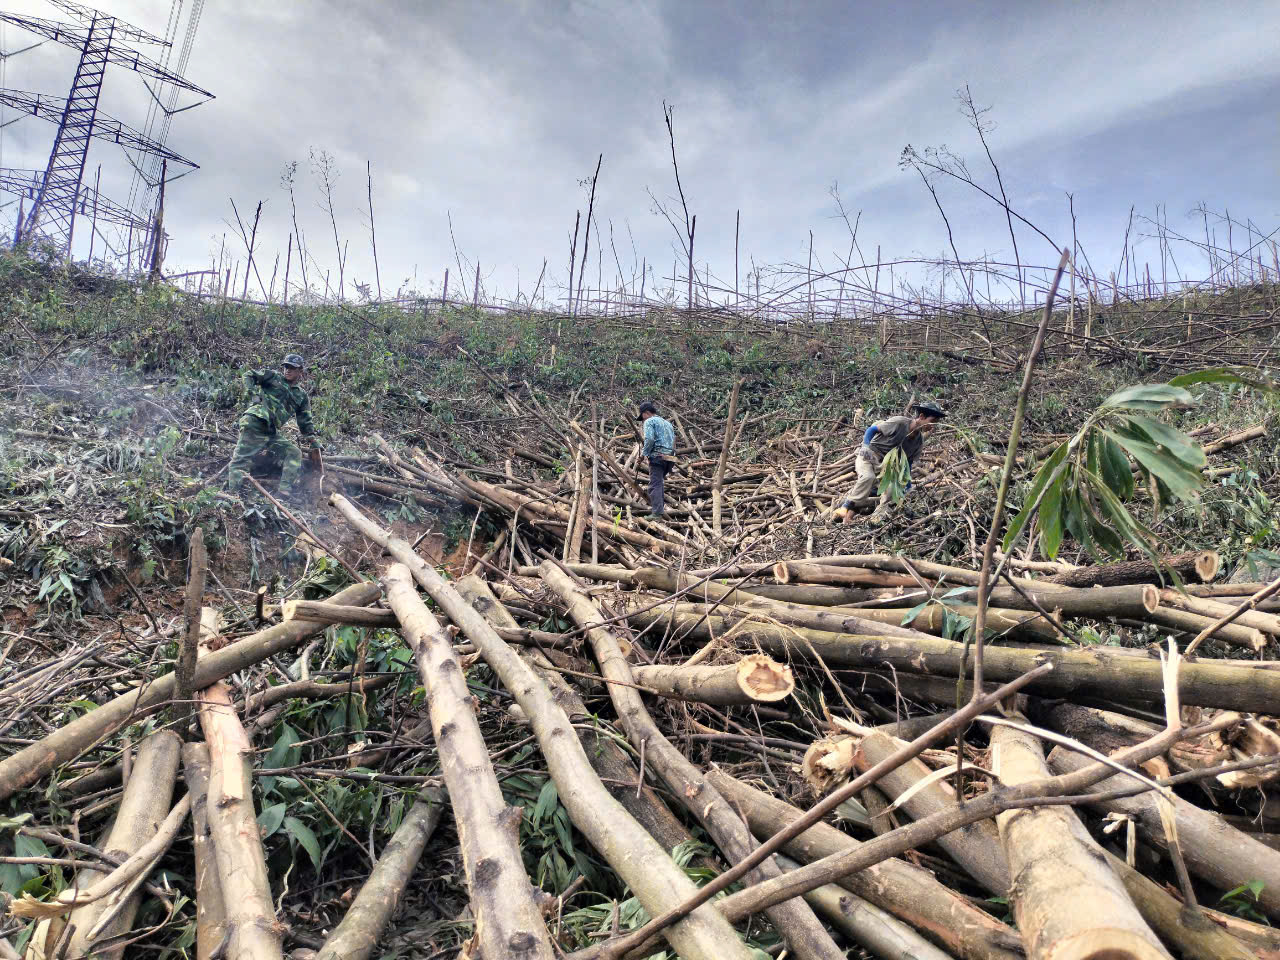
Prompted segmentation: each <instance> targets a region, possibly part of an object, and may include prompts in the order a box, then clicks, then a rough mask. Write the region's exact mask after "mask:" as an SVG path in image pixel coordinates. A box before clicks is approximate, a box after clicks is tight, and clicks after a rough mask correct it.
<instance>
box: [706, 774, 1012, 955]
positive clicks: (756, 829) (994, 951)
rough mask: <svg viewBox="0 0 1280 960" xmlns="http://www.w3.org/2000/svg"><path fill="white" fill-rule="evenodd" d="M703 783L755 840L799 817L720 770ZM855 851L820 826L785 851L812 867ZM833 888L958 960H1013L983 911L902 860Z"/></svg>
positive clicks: (998, 927)
mask: <svg viewBox="0 0 1280 960" xmlns="http://www.w3.org/2000/svg"><path fill="white" fill-rule="evenodd" d="M707 779H708V780H710V781H711V783H712V784H713V785H714V786H715V788H716V789H717V790H719V791H720V792H721V793H722V794H723V795H724V796H725V798H726V799H727V800H728V801H729V802H730V803H732V804H733V806H734V808H735V809H737V810H739V811H740V812H741V813H742V815H743V816H744V817H745V818H746V820H747V823H748V824H749V825H750V827H751V831H752V832H753V833H754V834H755V835H756V836H757V837H760V838H761V839H765V838H767V837H770V836H772V835H773V834H775V833H777V832H778V831H779V830H781V829H783V828H784V827H786V826H788V825H790V824H791V823H792V822H794V821H795V820H798V819H799V818H800V817H801V816H802V815H803V811H801V810H799V809H797V808H796V807H793V806H792V805H791V804H789V803H785V802H784V801H782V800H779V799H777V798H776V797H773V796H770V795H769V794H767V793H764V792H762V791H760V790H756V789H754V788H753V787H750V786H748V785H747V784H745V783H742V782H741V781H740V780H737V779H735V778H733V777H731V776H729V775H728V774H727V773H725V772H724V771H723V770H718V769H714V768H713V769H712V770H711V771H710V772H708V774H707ZM859 846H861V843H860V842H859V841H858V840H855V839H854V838H853V837H851V836H849V835H848V834H847V833H845V832H844V831H842V830H839V829H837V828H836V827H833V826H830V825H828V824H825V823H818V824H815V825H814V826H812V827H810V828H809V829H808V830H806V831H805V832H804V833H802V834H800V836H798V837H796V839H794V840H792V841H791V842H790V843H788V844H787V845H786V847H785V849H786V851H787V854H788V855H789V856H791V857H793V858H794V859H796V860H800V861H805V862H808V861H813V860H818V859H821V858H823V857H827V856H831V855H832V854H835V853H840V852H842V851H846V850H853V849H856V848H857V847H859ZM837 883H838V884H839V885H840V886H841V887H843V888H844V889H845V890H848V891H849V892H850V893H853V894H856V895H857V896H859V897H862V898H863V899H865V900H866V901H867V902H869V903H872V904H874V905H875V906H877V907H880V908H881V909H883V910H886V911H887V912H889V913H891V914H893V915H894V916H896V917H897V918H898V919H900V920H902V921H904V922H905V923H907V924H908V925H910V926H911V927H913V928H915V929H917V930H919V931H921V932H922V933H924V934H925V935H926V936H927V937H928V938H929V939H930V940H931V941H933V942H934V943H936V944H938V945H939V946H941V947H943V948H945V949H946V950H948V951H949V952H951V953H953V954H955V955H956V956H958V957H962V958H964V960H1016V958H1019V957H1021V956H1022V949H1021V947H1022V945H1021V943H1020V942H1019V940H1018V938H1017V936H1015V935H1014V933H1013V931H1012V930H1010V929H1009V928H1008V927H1006V926H1005V925H1004V924H1002V923H1000V922H999V921H998V920H996V919H995V918H994V917H992V916H991V915H990V914H989V913H987V912H986V911H985V910H981V909H979V908H978V907H976V906H974V905H973V904H971V903H970V902H969V901H968V900H966V899H965V898H964V897H962V896H960V895H959V894H957V893H955V892H954V891H952V890H951V889H950V888H948V887H946V886H945V885H943V884H941V883H939V882H938V881H937V880H936V879H934V877H933V874H931V873H929V872H928V871H927V870H922V869H920V868H919V867H915V866H912V865H911V864H909V863H907V862H906V861H904V860H898V859H896V858H895V859H888V860H884V861H882V862H880V863H877V864H876V865H874V866H872V867H868V868H867V869H866V870H861V871H858V872H856V873H849V874H846V875H845V876H844V877H842V878H841V879H840V880H838V881H837Z"/></svg>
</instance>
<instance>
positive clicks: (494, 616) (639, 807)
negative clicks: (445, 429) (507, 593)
mask: <svg viewBox="0 0 1280 960" xmlns="http://www.w3.org/2000/svg"><path fill="white" fill-rule="evenodd" d="M455 586H456V588H457V590H458V593H459V594H461V595H462V596H463V597H465V598H466V600H467V602H468V603H470V604H471V606H472V607H473V608H474V609H475V610H476V611H478V612H479V613H480V614H481V616H483V617H484V618H485V619H486V620H487V621H488V622H489V623H490V624H492V625H493V626H494V627H495V628H503V627H508V626H510V625H513V624H514V623H515V618H514V617H512V616H511V614H510V612H509V611H508V610H507V608H506V607H504V606H503V605H502V604H501V603H500V602H499V601H498V598H497V597H495V596H494V595H493V591H492V590H490V589H489V585H488V584H487V583H485V582H484V581H483V580H481V579H480V578H479V577H477V576H475V575H474V574H473V575H471V576H468V577H463V578H462V579H461V580H459V581H458V582H457V583H456V584H455ZM523 657H524V658H525V659H526V660H528V661H529V663H530V664H532V665H533V667H534V669H535V670H537V672H538V676H540V677H541V678H542V679H543V681H544V682H545V683H546V684H547V686H548V687H549V688H550V690H551V695H552V696H553V697H554V698H555V701H556V703H557V704H558V705H559V706H560V708H561V709H562V710H563V711H564V712H565V715H566V716H568V718H569V719H570V720H571V721H573V722H575V723H577V724H579V726H577V727H575V728H574V729H575V731H576V732H577V734H578V739H579V740H580V741H581V742H582V748H583V750H584V751H585V752H586V755H587V759H588V760H590V761H591V766H592V767H593V768H594V769H595V771H596V773H597V774H599V776H600V780H601V782H602V783H603V784H604V785H605V786H606V787H607V788H608V790H609V792H610V793H611V794H612V795H613V798H614V799H615V800H617V801H618V802H619V803H621V804H622V805H623V806H624V807H625V808H626V809H627V812H628V813H630V814H631V816H633V817H635V818H636V820H638V821H639V822H640V824H641V825H642V826H643V827H644V828H645V829H646V830H648V831H649V833H650V835H651V836H652V837H653V838H654V839H655V840H657V841H658V843H660V844H661V845H662V848H663V849H664V850H668V851H670V850H673V849H675V848H676V847H677V846H679V845H680V844H682V843H685V842H686V841H689V840H692V839H693V835H692V834H690V833H689V831H688V830H686V829H685V827H684V824H683V823H681V822H680V821H679V820H678V819H676V815H675V814H673V813H672V812H671V810H670V808H668V807H667V805H666V803H664V802H663V800H662V798H661V797H660V796H658V793H657V791H655V790H654V789H653V788H652V787H650V786H649V785H648V784H644V785H643V786H642V787H641V788H640V790H639V791H638V792H637V790H636V788H635V786H634V784H637V783H640V782H641V781H640V772H639V771H638V770H637V769H636V765H635V764H634V763H632V762H631V755H630V754H628V753H627V752H626V751H625V750H624V749H623V748H622V747H621V746H619V745H618V743H617V741H616V740H615V739H614V736H613V735H611V734H610V733H607V732H605V731H604V730H601V729H599V728H596V727H595V726H594V724H592V728H591V729H587V727H586V724H584V723H583V721H592V720H594V714H593V713H592V712H591V711H589V710H588V709H587V705H586V704H585V703H583V701H582V698H581V697H580V696H578V694H577V693H576V692H575V691H574V689H573V687H571V686H570V685H569V684H568V683H567V682H565V679H564V678H563V677H562V676H561V675H560V674H559V673H557V672H556V670H555V669H554V666H553V665H552V663H551V662H550V661H549V660H547V658H546V657H544V656H543V654H542V653H541V652H539V651H535V650H531V651H528V652H526V653H524V654H523Z"/></svg>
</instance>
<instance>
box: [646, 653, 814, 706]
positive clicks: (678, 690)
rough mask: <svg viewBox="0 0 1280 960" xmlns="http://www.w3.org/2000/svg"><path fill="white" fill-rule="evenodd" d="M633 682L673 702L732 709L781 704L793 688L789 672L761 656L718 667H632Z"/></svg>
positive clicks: (678, 665)
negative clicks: (734, 707)
mask: <svg viewBox="0 0 1280 960" xmlns="http://www.w3.org/2000/svg"><path fill="white" fill-rule="evenodd" d="M632 673H633V674H634V675H635V682H636V683H638V684H640V685H641V686H642V687H647V688H648V689H650V690H653V691H654V692H655V693H658V694H661V695H662V696H664V697H670V698H672V699H675V700H690V701H692V702H694V703H709V704H711V705H713V706H735V705H739V704H746V703H774V702H776V701H778V700H785V699H786V698H787V697H789V696H790V695H791V692H792V691H793V690H794V689H795V687H796V681H795V677H793V676H792V675H791V668H790V667H788V666H786V665H785V664H781V663H778V662H777V661H776V660H774V659H773V658H772V657H769V656H766V655H765V654H763V653H752V654H749V655H747V656H745V657H743V658H742V659H741V660H739V661H738V662H737V663H726V664H723V665H722V666H701V665H695V666H685V665H684V664H654V665H652V666H644V667H633V668H632Z"/></svg>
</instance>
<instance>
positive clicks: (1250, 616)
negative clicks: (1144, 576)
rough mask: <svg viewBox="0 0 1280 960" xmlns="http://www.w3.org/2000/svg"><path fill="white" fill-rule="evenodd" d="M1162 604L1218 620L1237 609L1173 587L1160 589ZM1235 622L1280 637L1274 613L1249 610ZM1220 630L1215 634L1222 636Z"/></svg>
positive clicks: (1162, 606) (1279, 620)
mask: <svg viewBox="0 0 1280 960" xmlns="http://www.w3.org/2000/svg"><path fill="white" fill-rule="evenodd" d="M1160 604H1161V609H1163V608H1164V607H1166V606H1169V607H1176V608H1177V609H1179V610H1186V611H1188V612H1189V613H1195V614H1198V615H1200V616H1202V617H1207V618H1208V619H1209V620H1210V621H1213V620H1217V619H1218V618H1219V617H1221V616H1224V615H1225V614H1228V613H1233V612H1234V611H1235V609H1236V606H1235V605H1233V604H1229V603H1223V602H1222V601H1221V600H1214V599H1212V598H1210V597H1193V596H1189V595H1187V594H1185V593H1182V592H1181V591H1178V590H1171V589H1170V590H1161V591H1160ZM1235 622H1236V623H1238V624H1240V626H1242V627H1252V628H1253V629H1254V630H1261V631H1262V632H1263V633H1265V634H1268V635H1269V636H1272V637H1280V617H1277V616H1276V615H1275V614H1274V613H1263V612H1261V611H1259V610H1247V611H1245V612H1244V613H1241V614H1239V615H1237V616H1236V619H1235ZM1206 626H1207V624H1206ZM1220 631H1221V628H1219V630H1217V631H1214V636H1215V637H1216V636H1220V635H1221V634H1220Z"/></svg>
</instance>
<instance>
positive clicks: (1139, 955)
mask: <svg viewBox="0 0 1280 960" xmlns="http://www.w3.org/2000/svg"><path fill="white" fill-rule="evenodd" d="M991 766H992V770H993V772H994V773H995V774H996V775H997V776H998V777H999V778H1000V782H1001V783H1003V784H1005V785H1006V786H1017V785H1018V784H1021V783H1031V782H1034V781H1036V780H1046V779H1048V778H1049V776H1050V774H1049V768H1048V767H1047V766H1046V764H1045V762H1044V751H1043V749H1042V748H1041V746H1040V741H1039V740H1038V739H1036V737H1034V736H1033V735H1031V734H1030V733H1027V732H1026V731H1023V730H1016V729H1014V728H1012V727H1006V726H997V727H995V728H993V729H992V731H991ZM996 825H997V826H998V828H999V831H1000V842H1001V845H1002V847H1003V849H1004V855H1005V859H1006V862H1007V863H1008V867H1009V877H1010V879H1011V881H1012V886H1011V887H1010V891H1009V898H1010V900H1011V901H1012V902H1013V914H1014V918H1015V919H1016V920H1017V924H1018V929H1019V930H1020V931H1021V932H1022V938H1023V941H1024V942H1025V943H1026V945H1027V956H1028V957H1029V958H1031V960H1097V958H1100V957H1108V958H1113V960H1162V958H1167V957H1168V954H1167V953H1166V952H1165V950H1164V948H1163V947H1162V946H1161V945H1160V941H1159V940H1158V939H1157V938H1156V935H1155V934H1154V933H1152V932H1151V929H1150V928H1149V927H1148V926H1147V924H1146V923H1145V922H1144V921H1143V919H1142V916H1141V915H1140V914H1139V912H1138V910H1137V908H1136V907H1135V906H1134V905H1133V902H1132V901H1131V900H1130V899H1129V897H1128V896H1127V895H1126V893H1125V888H1124V885H1123V884H1122V883H1121V882H1120V879H1119V878H1118V877H1117V876H1116V874H1115V872H1114V871H1112V869H1111V868H1110V866H1109V865H1108V864H1107V860H1106V857H1105V855H1104V854H1103V851H1102V848H1101V847H1099V846H1098V845H1097V843H1095V842H1094V840H1093V838H1092V837H1090V836H1089V831H1088V830H1086V829H1085V826H1084V824H1082V823H1081V822H1080V818H1079V817H1078V816H1076V813H1075V811H1074V810H1072V809H1071V808H1070V807H1062V806H1051V807H1040V808H1036V807H1029V808H1024V809H1020V810H1006V811H1005V812H1004V813H1001V814H1000V815H999V816H997V817H996Z"/></svg>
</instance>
